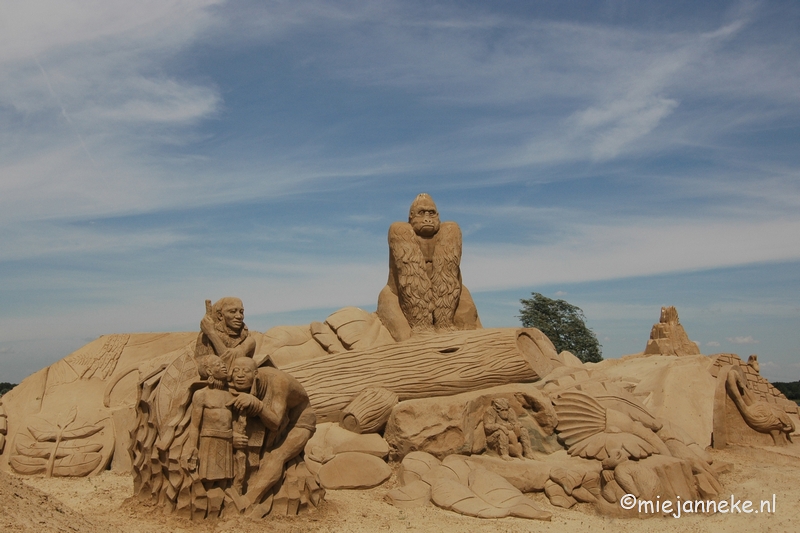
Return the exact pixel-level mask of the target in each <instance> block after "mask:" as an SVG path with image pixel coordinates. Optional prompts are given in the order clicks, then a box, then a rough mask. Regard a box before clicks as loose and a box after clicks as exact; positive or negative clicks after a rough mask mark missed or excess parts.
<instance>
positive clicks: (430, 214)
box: [408, 196, 440, 237]
mask: <svg viewBox="0 0 800 533" xmlns="http://www.w3.org/2000/svg"><path fill="white" fill-rule="evenodd" d="M408 222H409V224H411V227H412V228H414V233H416V234H417V235H419V236H420V237H433V236H434V235H436V233H437V232H438V231H439V225H440V222H439V211H437V209H436V204H435V203H433V200H432V199H431V197H430V196H423V197H420V198H417V199H416V200H414V203H413V204H411V210H410V211H409V214H408Z"/></svg>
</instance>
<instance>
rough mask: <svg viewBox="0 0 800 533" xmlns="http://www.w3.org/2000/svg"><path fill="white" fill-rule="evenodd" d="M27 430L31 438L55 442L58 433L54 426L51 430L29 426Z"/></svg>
mask: <svg viewBox="0 0 800 533" xmlns="http://www.w3.org/2000/svg"><path fill="white" fill-rule="evenodd" d="M28 431H30V432H31V435H33V438H34V439H36V440H37V441H38V442H55V441H56V438H57V437H58V433H57V432H56V430H55V428H54V429H52V430H46V429H42V428H36V427H33V426H29V427H28Z"/></svg>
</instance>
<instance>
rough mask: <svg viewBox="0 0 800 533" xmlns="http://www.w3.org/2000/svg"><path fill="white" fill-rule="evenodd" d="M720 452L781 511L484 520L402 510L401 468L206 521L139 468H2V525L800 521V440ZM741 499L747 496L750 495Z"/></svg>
mask: <svg viewBox="0 0 800 533" xmlns="http://www.w3.org/2000/svg"><path fill="white" fill-rule="evenodd" d="M711 453H712V455H713V457H714V459H715V461H717V460H719V461H726V462H729V463H731V464H732V465H733V470H732V471H731V472H730V473H727V474H723V476H722V479H721V481H722V484H723V487H724V493H723V495H724V496H725V497H726V499H727V500H730V498H731V495H733V497H734V499H735V500H742V501H744V500H752V501H753V508H754V509H755V510H756V511H758V510H759V506H760V502H761V501H762V500H769V501H770V502H771V501H772V498H773V494H774V495H775V503H776V506H775V509H774V512H772V513H766V512H761V513H756V512H753V513H751V514H746V513H744V512H741V513H733V514H730V513H728V514H721V513H717V514H715V515H686V514H685V513H683V514H682V515H681V516H680V517H679V518H673V517H671V516H669V517H656V518H651V519H649V520H642V519H612V518H607V517H603V516H599V515H598V514H596V513H595V511H594V510H593V508H592V507H590V506H588V505H584V504H579V505H577V506H575V507H574V508H572V509H570V510H565V509H559V508H557V507H553V506H551V505H550V504H549V503H548V502H547V500H546V498H545V496H544V495H543V494H531V495H529V497H530V498H532V499H533V500H535V501H537V502H538V503H539V504H540V505H541V506H542V507H544V508H546V509H547V510H549V511H550V512H552V514H553V518H552V521H551V522H541V521H531V520H523V519H519V518H504V519H500V520H482V519H476V518H468V517H464V516H461V515H457V514H455V513H452V512H449V511H444V510H442V509H439V508H436V507H434V506H432V505H431V506H427V507H422V508H416V509H405V510H401V509H398V508H396V507H393V506H392V505H390V504H388V503H386V502H385V501H384V500H383V498H384V495H385V494H386V492H387V491H388V490H389V489H391V488H393V487H394V486H395V485H396V478H395V476H392V478H391V479H390V480H389V481H388V482H387V483H385V484H384V485H382V486H380V487H378V488H375V489H372V490H368V491H328V493H327V496H326V501H325V503H324V504H323V505H322V506H321V508H320V510H319V511H318V512H316V513H314V514H306V515H302V516H297V517H279V518H271V519H270V518H268V519H267V520H265V521H259V522H255V521H251V520H248V519H246V518H243V517H238V516H237V517H233V518H227V519H226V518H223V519H219V520H214V521H211V520H209V521H204V522H201V523H196V522H191V521H188V520H183V519H178V518H175V517H170V516H165V515H164V514H163V513H162V511H161V510H160V509H156V508H153V507H146V506H143V505H142V504H140V503H138V502H136V501H134V500H129V501H126V500H128V498H129V497H130V496H131V495H132V481H131V478H130V477H129V476H123V475H119V474H114V473H112V472H105V473H103V474H102V475H100V476H96V477H91V478H77V479H76V478H51V479H45V478H22V477H17V476H13V475H10V474H5V473H2V472H0V531H3V532H17V531H39V532H51V531H66V532H73V531H80V532H88V533H94V532H100V531H114V532H118V533H146V532H147V533H149V532H163V531H173V532H176V533H181V532H190V531H198V532H223V531H224V532H229V533H237V532H243V533H250V532H262V531H265V530H269V531H277V532H287V533H288V532H298V533H299V532H304V531H318V532H340V531H341V532H347V531H352V532H359V533H363V532H372V531H392V532H397V531H402V532H408V531H434V532H437V533H462V532H466V531H469V532H509V533H516V532H526V531H541V532H553V533H556V532H563V531H593V532H600V531H608V532H621V533H628V532H644V531H655V532H660V531H664V532H666V531H686V532H705V531H722V532H731V533H733V532H743V533H744V532H747V533H753V532H754V531H758V532H775V533H777V532H786V533H794V532H796V531H798V530H800V443H795V444H792V445H791V446H790V447H789V448H783V449H777V448H768V449H758V448H744V447H733V448H729V449H727V450H723V451H717V450H712V451H711ZM740 506H741V504H740Z"/></svg>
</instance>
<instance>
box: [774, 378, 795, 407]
mask: <svg viewBox="0 0 800 533" xmlns="http://www.w3.org/2000/svg"><path fill="white" fill-rule="evenodd" d="M772 384H773V385H774V386H775V388H776V389H778V390H779V391H781V392H782V393H783V395H784V396H786V397H787V398H789V399H790V400H794V401H795V402H796V401H798V400H800V381H789V382H781V381H775V382H773V383H772Z"/></svg>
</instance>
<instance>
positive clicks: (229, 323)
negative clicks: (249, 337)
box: [220, 300, 244, 331]
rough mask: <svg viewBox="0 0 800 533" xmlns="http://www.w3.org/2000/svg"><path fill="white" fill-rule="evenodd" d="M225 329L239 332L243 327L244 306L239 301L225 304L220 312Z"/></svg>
mask: <svg viewBox="0 0 800 533" xmlns="http://www.w3.org/2000/svg"><path fill="white" fill-rule="evenodd" d="M220 315H222V320H224V321H225V327H226V328H228V329H229V330H232V331H241V329H242V327H244V306H243V305H242V301H241V300H233V301H232V302H229V303H226V304H225V306H224V307H223V308H222V309H221V310H220Z"/></svg>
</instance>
